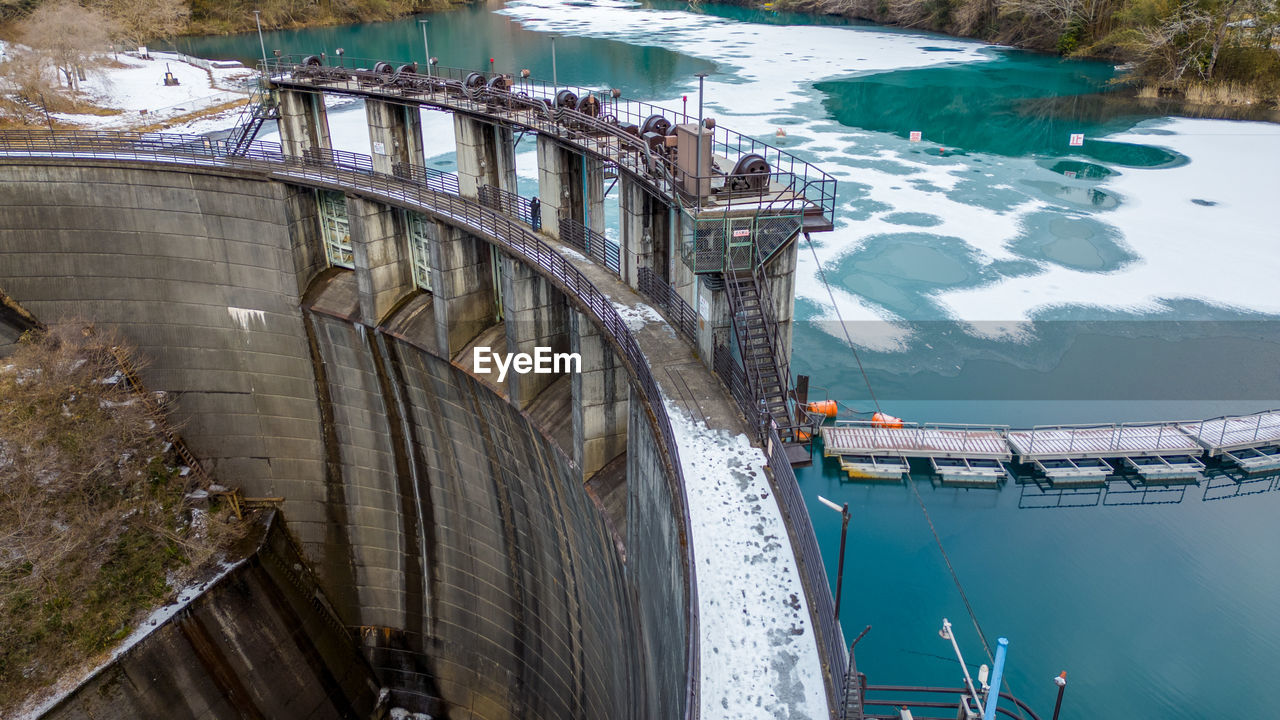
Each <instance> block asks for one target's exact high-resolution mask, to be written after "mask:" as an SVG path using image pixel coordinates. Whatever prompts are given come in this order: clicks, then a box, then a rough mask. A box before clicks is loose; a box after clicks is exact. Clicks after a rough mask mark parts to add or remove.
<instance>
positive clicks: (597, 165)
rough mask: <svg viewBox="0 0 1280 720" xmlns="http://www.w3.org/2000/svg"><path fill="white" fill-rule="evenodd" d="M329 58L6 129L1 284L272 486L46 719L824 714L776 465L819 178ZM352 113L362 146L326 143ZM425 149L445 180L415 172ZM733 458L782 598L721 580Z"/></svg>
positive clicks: (788, 163)
mask: <svg viewBox="0 0 1280 720" xmlns="http://www.w3.org/2000/svg"><path fill="white" fill-rule="evenodd" d="M346 64H347V65H348V67H336V66H334V65H333V64H330V63H328V61H326V60H321V59H320V58H317V57H294V58H290V57H281V58H276V59H274V60H272V61H271V63H270V65H269V66H268V67H267V72H266V73H265V74H264V77H263V79H262V82H261V84H260V87H259V88H258V91H257V92H256V94H255V95H254V98H253V102H252V103H251V105H250V106H249V108H248V109H247V110H246V112H245V115H244V118H243V119H242V121H241V124H240V125H238V126H237V128H236V130H235V131H233V133H232V134H231V135H230V136H229V137H227V138H222V139H212V138H206V137H196V136H179V135H165V134H132V133H108V132H96V133H95V132H55V133H50V132H44V131H39V132H37V131H6V132H0V289H3V291H4V293H5V294H6V295H7V296H8V297H9V298H10V299H11V300H12V301H13V302H14V303H16V304H18V305H21V307H22V308H24V309H25V311H26V312H27V313H30V315H31V316H34V317H35V318H37V319H39V320H40V321H43V322H45V323H59V322H64V321H72V320H74V321H78V322H80V321H82V322H91V323H94V324H96V325H98V326H101V327H107V328H111V329H113V330H114V331H116V332H118V333H119V334H120V335H121V336H122V337H124V338H126V339H127V340H128V341H130V342H131V343H132V344H135V345H136V346H138V348H139V349H140V352H141V354H142V355H143V356H145V357H146V358H147V360H148V365H147V367H146V368H145V369H144V370H143V371H142V374H141V377H142V381H143V383H144V384H145V385H146V386H147V388H148V389H149V390H156V391H163V392H164V393H165V394H166V396H167V397H168V398H169V399H170V412H171V413H172V415H173V416H174V417H175V418H176V420H177V424H178V425H179V427H180V428H181V433H182V435H183V438H184V440H185V443H186V445H187V446H188V447H189V448H190V449H191V450H192V452H193V453H194V454H195V456H196V457H197V458H198V460H199V463H200V464H201V466H202V467H203V468H204V469H205V470H206V471H208V472H209V473H210V474H211V475H212V476H213V477H215V478H217V479H218V481H219V482H221V483H223V484H226V485H230V486H236V487H239V488H240V489H241V490H242V492H243V493H244V494H245V495H248V496H254V497H262V498H279V501H278V502H276V503H275V510H273V511H272V512H271V514H270V515H271V516H270V518H269V519H268V520H265V521H263V522H264V524H263V529H262V531H261V537H260V539H259V541H258V543H257V544H256V545H255V548H256V549H254V550H252V551H251V552H250V553H249V555H248V556H247V558H246V559H245V560H243V561H240V562H238V564H236V565H234V566H233V567H231V568H230V569H229V570H228V571H227V573H226V574H225V575H224V576H222V577H221V578H220V579H219V580H218V581H217V582H213V583H210V584H209V585H208V587H207V588H206V589H205V590H204V591H203V593H202V594H201V596H200V597H198V598H195V599H194V600H192V601H191V604H190V605H188V606H187V607H186V608H184V609H182V610H181V611H179V612H177V613H175V614H174V615H173V617H172V618H171V619H169V620H167V621H166V622H164V623H162V624H161V625H159V626H158V627H157V628H156V629H155V630H154V631H152V632H151V633H150V634H149V635H148V636H147V637H146V638H144V639H143V640H142V641H140V642H139V643H138V645H136V646H135V647H133V648H131V649H130V650H129V651H128V652H126V653H122V654H120V655H118V656H117V657H116V658H115V659H114V660H113V661H112V662H111V663H110V665H109V666H104V667H102V668H99V669H98V670H97V671H96V672H95V673H94V674H93V675H92V676H90V677H89V678H86V679H85V680H84V681H83V682H82V683H80V684H79V685H76V686H74V687H72V688H70V689H68V690H67V691H66V693H65V694H64V695H63V696H61V697H60V698H59V699H57V700H56V702H52V703H51V704H49V705H48V706H47V707H46V709H45V710H44V711H43V714H42V717H48V718H98V719H102V718H132V717H166V718H239V717H254V718H272V717H274V718H284V717H334V718H374V717H387V716H389V713H390V711H391V709H393V708H401V709H404V710H406V711H409V712H417V713H424V714H426V715H429V716H431V717H434V718H451V719H453V720H500V719H504V718H547V719H562V718H584V719H591V720H594V719H600V718H635V719H637V720H639V719H642V718H653V719H663V720H665V719H669V718H697V717H704V718H709V717H719V716H721V715H720V714H719V713H718V712H709V711H708V710H707V709H708V708H720V707H726V708H727V707H730V706H731V703H732V702H736V701H737V696H738V695H741V696H742V697H749V696H752V694H753V693H754V694H757V695H759V696H761V698H762V702H763V707H773V708H774V709H775V712H771V713H770V714H771V715H773V716H789V717H812V718H822V717H829V718H836V717H840V716H842V711H841V710H840V705H841V703H842V702H843V697H844V682H845V674H846V663H847V657H846V654H847V650H846V647H847V646H846V645H845V641H844V638H843V635H842V633H841V630H840V628H839V625H838V623H837V622H836V621H835V619H834V612H833V607H832V600H831V594H830V590H829V586H828V583H827V579H826V576H825V574H824V570H823V567H822V561H821V557H820V555H819V554H818V552H817V544H816V542H815V539H814V534H813V530H812V527H811V526H810V524H809V520H808V517H807V515H806V514H805V509H804V504H803V502H802V501H801V499H800V496H799V491H798V489H797V488H796V483H795V478H794V475H793V474H792V472H791V465H790V460H789V450H791V449H792V448H795V447H796V446H797V444H798V443H800V442H801V441H802V440H804V439H806V438H807V437H808V435H807V434H806V433H805V432H804V431H802V430H801V429H800V426H801V425H802V423H801V422H800V421H799V419H798V418H797V417H796V409H795V397H794V393H793V391H792V383H791V374H790V371H789V368H788V365H789V358H790V345H791V342H790V341H791V323H792V318H793V314H794V292H793V290H794V279H795V266H796V253H797V246H798V244H799V243H801V242H803V235H804V234H806V233H811V232H820V231H823V230H828V229H830V228H831V227H832V225H833V217H832V215H833V211H834V204H835V181H834V180H832V179H831V178H830V177H828V176H827V175H825V174H824V173H822V172H821V171H820V170H818V169H817V168H815V167H812V166H811V165H808V164H807V163H804V162H803V161H801V160H799V159H797V158H795V157H793V156H791V155H789V154H787V153H785V152H783V151H781V150H779V149H777V148H774V147H771V146H769V145H766V144H764V143H762V142H759V141H757V140H753V139H751V138H747V137H744V136H741V135H739V134H737V133H734V132H732V131H731V130H728V129H726V128H723V127H719V126H717V125H716V124H715V123H714V121H712V120H710V119H706V118H698V117H689V116H686V115H684V114H682V113H679V112H675V111H673V110H669V109H666V108H661V107H656V106H650V105H646V104H644V103H639V102H632V101H628V100H625V99H623V98H620V97H617V94H616V93H610V92H607V91H603V92H602V91H598V90H597V91H591V90H586V89H581V88H566V87H564V86H554V87H553V86H550V85H544V84H540V83H536V82H533V81H532V80H530V79H528V78H525V77H520V76H519V74H517V75H516V76H515V77H513V76H512V75H505V74H501V73H492V72H489V73H480V72H468V71H455V70H448V69H445V68H438V67H433V68H430V72H428V70H427V69H425V68H423V69H420V68H418V67H416V66H414V65H396V64H389V63H385V62H378V63H374V62H372V61H369V62H365V63H361V62H356V63H354V64H355V65H356V66H357V68H356V69H353V68H352V67H350V66H351V65H352V64H353V63H351V62H350V60H348V62H347V63H346ZM358 68H364V69H358ZM338 95H347V96H354V97H359V98H361V99H362V100H363V102H364V107H365V112H366V116H367V126H368V133H369V139H370V146H371V148H372V151H373V152H372V154H371V155H369V156H363V155H355V154H351V153H347V152H341V151H337V150H334V149H333V147H332V145H331V143H330V134H329V127H328V122H327V117H326V112H327V111H326V103H325V99H326V98H327V97H333V96H338ZM424 111H432V112H443V113H449V114H450V115H451V116H452V122H453V129H454V132H453V135H452V137H438V136H437V137H425V136H424V134H423V125H422V122H421V117H422V112H424ZM273 121H274V122H278V124H279V129H280V136H281V143H280V144H279V145H273V144H268V143H261V142H257V141H255V136H256V134H257V131H258V129H259V128H260V127H261V126H262V125H263V124H265V123H268V122H273ZM518 137H525V138H529V137H536V143H537V154H536V156H537V164H538V168H537V171H538V194H537V198H536V200H535V199H534V198H531V197H522V196H520V195H519V194H518V190H517V187H516V181H515V178H516V174H515V143H516V139H517V138H518ZM445 143H447V144H448V145H450V146H451V147H456V152H457V167H458V171H457V173H456V174H447V173H442V172H439V171H437V170H434V169H432V168H430V167H428V166H427V165H426V163H425V160H424V157H425V152H426V151H425V150H424V148H440V147H442V144H445ZM613 193H616V198H617V203H618V208H619V217H620V221H619V224H618V227H617V228H616V233H615V232H612V231H607V230H606V227H605V214H604V210H603V207H604V203H605V200H606V197H608V196H609V195H610V194H613ZM23 317H24V316H22V315H19V314H17V313H12V312H8V313H6V312H0V354H4V353H6V352H8V351H10V350H11V349H12V346H13V343H14V342H16V339H17V337H18V335H19V334H20V333H21V332H22V331H23V330H24V329H25V326H24V322H26V321H25V320H24V319H23ZM741 437H745V438H749V439H750V441H751V442H750V443H747V442H746V440H742V441H741V443H740V444H733V443H734V442H737V441H733V442H730V441H731V440H733V439H734V438H741ZM726 438H727V439H728V440H726ZM722 441H723V442H722ZM725 448H729V449H725ZM724 452H735V453H739V455H741V456H742V457H744V458H747V460H744V461H743V462H744V463H745V464H744V465H743V467H750V468H755V467H759V468H760V469H762V470H763V472H760V473H758V474H756V475H754V476H753V479H751V482H756V483H759V486H758V491H756V490H752V491H751V492H752V493H753V494H751V495H750V498H747V496H745V495H744V496H743V499H742V501H741V502H742V503H743V507H744V509H745V508H746V507H747V506H752V507H753V508H754V509H753V510H752V512H753V513H756V514H755V515H751V516H750V518H749V522H750V523H757V522H759V523H762V524H763V525H765V526H767V525H768V523H770V522H774V523H776V524H777V527H778V528H779V529H778V531H777V532H774V533H773V534H774V535H775V536H777V537H780V538H781V540H780V541H779V542H776V543H774V544H773V546H772V547H774V549H773V550H771V551H770V552H774V553H775V554H776V556H777V561H776V563H775V564H771V565H769V566H768V567H769V568H770V569H769V570H768V571H767V575H768V576H769V577H772V576H774V575H776V576H778V577H780V578H782V579H781V580H779V582H784V581H787V578H792V579H794V582H795V583H797V584H796V586H795V587H796V588H797V590H796V591H795V592H794V593H786V594H790V595H793V597H781V598H775V597H771V595H772V594H774V593H773V591H771V590H767V588H768V587H770V586H768V585H766V584H764V583H762V582H761V581H760V578H761V577H763V576H752V579H751V583H752V584H753V585H754V586H759V587H761V588H766V589H764V590H762V591H761V592H762V597H761V598H760V599H759V600H758V601H744V600H742V599H741V598H736V595H737V594H738V592H739V590H738V589H737V588H736V587H733V586H731V585H728V584H726V583H725V582H724V581H723V580H722V579H721V578H731V577H734V576H735V573H734V567H735V564H736V563H740V562H741V561H742V560H741V558H740V557H734V556H732V554H729V553H725V552H721V551H719V550H718V549H717V546H716V545H713V544H710V541H709V540H706V538H709V537H711V538H714V537H715V536H724V537H729V538H732V537H736V536H735V535H734V533H736V532H738V531H737V530H736V529H735V526H734V523H735V522H741V521H738V520H735V519H734V517H730V516H731V515H733V516H735V517H736V516H737V515H739V514H740V513H729V512H724V513H723V517H719V516H715V515H711V514H709V513H710V510H709V509H708V507H706V506H707V504H708V503H709V502H710V500H709V498H710V497H712V496H711V495H710V492H711V490H712V489H714V488H716V487H719V486H718V485H717V483H719V482H721V479H723V478H727V477H729V473H730V472H731V470H732V468H734V467H736V464H735V462H736V461H735V462H731V463H728V464H725V463H723V462H721V460H719V459H718V458H721V457H722V455H717V454H715V453H724ZM791 454H793V455H803V456H804V457H806V458H807V456H808V452H807V449H806V450H805V451H804V452H802V453H791ZM716 463H720V464H719V466H718V467H717V466H715V465H716ZM752 463H755V464H754V465H753V464H752ZM744 477H746V476H745V475H744ZM743 482H744V483H746V482H747V480H744V481H743ZM733 487H734V488H737V487H738V485H737V484H736V483H734V484H733ZM741 487H747V485H746V484H743V485H742V486H741ZM731 490H732V491H733V492H739V490H733V489H732V488H731ZM741 492H747V491H741ZM716 502H717V503H720V502H724V503H728V502H729V501H727V500H723V499H717V500H716ZM762 506H763V507H762ZM744 517H746V515H744ZM709 518H710V519H709ZM771 562H772V561H771ZM744 572H745V570H744ZM753 572H765V571H762V570H759V569H756V570H753ZM744 577H745V576H744ZM704 578H710V579H704ZM729 595H733V596H734V597H729ZM742 595H743V597H744V598H746V597H747V593H745V592H744V593H742ZM784 601H785V605H784ZM743 602H747V603H748V604H747V605H745V606H744V605H742V603H743ZM734 603H737V604H734ZM784 609H785V613H784ZM744 615H745V620H744V619H743V618H742V617H739V616H744ZM784 615H785V617H784ZM730 616H733V617H730ZM734 623H745V624H743V625H737V624H734ZM776 623H785V624H783V625H781V626H779V627H784V628H788V631H787V632H786V633H781V634H784V635H786V636H787V638H788V639H787V640H786V642H787V643H790V644H789V645H787V646H786V647H784V648H782V650H785V652H783V651H782V650H779V649H778V648H777V646H776V644H772V645H771V644H770V643H769V642H765V641H764V640H763V638H764V634H765V633H768V632H769V631H770V629H772V628H774V627H775V624H776ZM742 628H746V629H742ZM750 632H760V633H762V635H761V637H762V641H761V642H760V643H755V642H754V640H753V639H752V638H747V637H746V635H745V634H744V633H750ZM726 637H728V638H730V639H732V640H733V641H734V642H738V641H739V640H742V639H743V638H746V640H749V641H750V642H743V645H742V647H743V648H747V649H742V650H735V649H734V647H737V646H733V647H731V646H729V645H727V644H725V645H723V646H722V645H721V643H722V641H723V642H726V643H727V642H728V640H724V638H726ZM757 645H758V647H757ZM752 648H754V649H752ZM737 653H740V654H737ZM751 653H757V654H755V655H753V654H751ZM770 653H776V654H777V655H778V657H774V656H772V655H770ZM783 655H785V656H786V657H787V658H789V659H787V660H781V659H779V658H780V657H781V656H783ZM788 663H790V664H788ZM727 666H735V667H732V668H731V669H732V670H733V672H728V671H726V667H727ZM779 667H781V668H783V669H782V670H779V669H778V668H779ZM757 678H763V680H758V679H757ZM722 701H723V702H722ZM753 702H754V697H753ZM771 703H772V705H771ZM783 708H786V710H787V714H785V715H783V714H782V709H783ZM725 716H726V717H727V716H728V715H725Z"/></svg>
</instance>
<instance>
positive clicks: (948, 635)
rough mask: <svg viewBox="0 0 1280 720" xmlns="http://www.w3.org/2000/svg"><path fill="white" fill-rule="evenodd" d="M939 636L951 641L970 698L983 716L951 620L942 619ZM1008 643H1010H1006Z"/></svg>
mask: <svg viewBox="0 0 1280 720" xmlns="http://www.w3.org/2000/svg"><path fill="white" fill-rule="evenodd" d="M938 635H939V636H941V637H942V639H943V640H950V641H951V647H952V649H954V650H955V651H956V659H957V660H959V661H960V669H961V670H963V671H964V684H965V687H967V688H968V689H969V696H970V697H972V698H973V703H974V704H975V705H977V706H978V713H979V714H981V713H982V712H983V709H982V699H981V698H979V697H978V690H977V688H975V687H974V686H973V678H972V677H970V676H969V666H968V665H966V664H965V662H964V655H961V654H960V645H959V644H957V643H956V635H955V633H953V632H952V631H951V621H950V620H948V619H946V618H942V629H941V630H939V631H938ZM1007 643H1008V641H1006V644H1007ZM997 679H998V678H997ZM999 692H1000V690H999V689H997V690H996V693H997V694H999Z"/></svg>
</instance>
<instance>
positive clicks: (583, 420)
mask: <svg viewBox="0 0 1280 720" xmlns="http://www.w3.org/2000/svg"><path fill="white" fill-rule="evenodd" d="M569 351H570V352H575V353H578V354H579V355H581V356H582V372H580V373H575V374H573V375H571V376H570V380H571V382H572V388H573V452H574V458H573V459H574V460H575V461H576V462H577V463H578V466H579V467H581V468H582V476H583V478H589V477H591V476H592V475H594V474H595V472H596V471H597V470H599V469H600V468H602V467H604V466H605V465H607V464H609V462H610V461H611V460H613V459H614V458H616V457H617V456H619V455H621V454H622V453H624V452H626V450H627V413H628V397H629V396H630V390H629V385H628V381H627V371H626V368H625V367H623V365H622V363H620V362H619V361H618V358H617V356H616V355H615V354H614V352H613V347H612V346H610V345H609V342H608V340H607V339H606V338H605V337H604V336H603V335H602V334H601V333H600V330H599V328H597V327H596V326H595V325H594V324H592V323H591V321H590V320H588V319H587V317H586V316H585V315H583V314H582V313H580V312H577V311H576V310H573V311H570V313H569Z"/></svg>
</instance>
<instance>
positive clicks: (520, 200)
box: [455, 178, 539, 227]
mask: <svg viewBox="0 0 1280 720" xmlns="http://www.w3.org/2000/svg"><path fill="white" fill-rule="evenodd" d="M455 182H456V178H455ZM479 195H480V204H482V205H484V206H485V207H488V208H493V209H494V210H497V211H498V212H500V213H502V214H503V215H510V216H512V217H516V218H520V220H521V222H524V223H526V224H527V225H529V226H530V227H537V226H538V224H539V223H538V222H535V218H534V217H533V200H531V199H530V198H527V197H524V196H523V195H517V194H515V193H513V192H508V191H506V190H502V189H500V188H496V187H494V186H492V185H481V186H480V191H479Z"/></svg>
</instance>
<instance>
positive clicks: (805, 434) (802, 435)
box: [796, 430, 813, 442]
mask: <svg viewBox="0 0 1280 720" xmlns="http://www.w3.org/2000/svg"><path fill="white" fill-rule="evenodd" d="M812 437H813V435H811V434H810V433H809V431H808V430H796V442H809V439H810V438H812Z"/></svg>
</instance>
